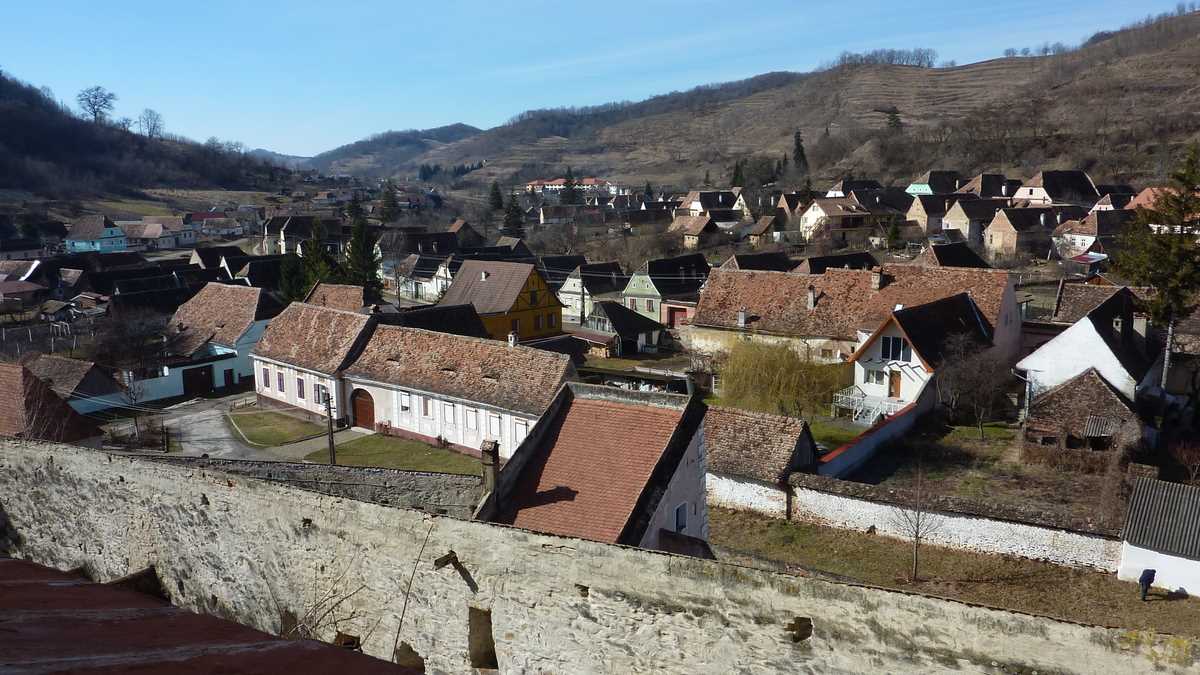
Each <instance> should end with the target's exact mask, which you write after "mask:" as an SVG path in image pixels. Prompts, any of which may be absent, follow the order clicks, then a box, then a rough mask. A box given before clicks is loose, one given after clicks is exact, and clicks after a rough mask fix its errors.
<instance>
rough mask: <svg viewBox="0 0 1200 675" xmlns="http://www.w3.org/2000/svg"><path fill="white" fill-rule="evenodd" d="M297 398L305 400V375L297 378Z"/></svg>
mask: <svg viewBox="0 0 1200 675" xmlns="http://www.w3.org/2000/svg"><path fill="white" fill-rule="evenodd" d="M296 398H298V399H300V400H301V401H303V400H304V378H303V377H297V378H296Z"/></svg>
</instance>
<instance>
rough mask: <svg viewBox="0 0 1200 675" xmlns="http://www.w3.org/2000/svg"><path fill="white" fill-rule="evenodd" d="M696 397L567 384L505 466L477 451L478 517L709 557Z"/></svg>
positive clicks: (565, 534) (700, 420) (702, 449)
mask: <svg viewBox="0 0 1200 675" xmlns="http://www.w3.org/2000/svg"><path fill="white" fill-rule="evenodd" d="M704 414H705V406H704V403H703V402H701V401H700V399H699V398H698V397H694V396H693V397H688V396H683V395H679V394H659V393H649V392H633V391H626V390H623V389H616V388H613V387H604V386H598V385H588V384H579V383H575V382H571V383H568V384H566V385H565V386H563V387H562V388H561V389H559V391H558V395H557V396H556V397H555V398H554V401H553V403H551V405H550V409H549V410H547V411H546V414H545V415H544V416H543V417H542V419H541V421H540V422H539V423H538V425H537V427H536V428H535V429H534V430H533V432H532V433H531V434H530V435H529V437H528V438H526V439H525V441H524V442H523V443H521V445H520V446H519V447H518V448H517V449H516V452H514V453H513V455H512V457H510V458H509V460H508V462H507V463H505V464H504V467H503V468H502V469H501V468H499V459H498V458H494V459H492V460H491V461H490V462H489V458H488V455H489V454H492V453H494V452H495V451H494V450H492V449H490V448H487V449H485V450H484V454H485V459H484V465H485V466H484V490H485V493H486V494H485V497H484V500H483V503H482V505H481V506H480V508H479V510H478V512H477V517H478V519H479V520H484V521H488V522H495V523H503V524H506V525H511V526H513V527H518V528H521V529H525V530H531V531H534V532H543V533H547V534H554V535H558V536H562V537H576V538H580V539H588V540H591V541H599V542H604V543H609V544H622V545H626V546H637V547H639V548H646V549H653V550H663V551H669V552H674V553H686V554H690V555H695V556H701V557H710V556H712V552H711V550H710V549H709V548H708V545H707V543H706V542H707V540H708V505H707V500H706V497H705V474H706V467H707V465H706V451H705V442H704V427H703V423H704Z"/></svg>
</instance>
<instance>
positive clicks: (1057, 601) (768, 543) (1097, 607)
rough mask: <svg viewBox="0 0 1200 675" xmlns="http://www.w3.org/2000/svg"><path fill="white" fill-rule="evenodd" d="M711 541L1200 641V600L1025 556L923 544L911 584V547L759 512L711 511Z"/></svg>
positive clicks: (946, 593) (881, 582)
mask: <svg viewBox="0 0 1200 675" xmlns="http://www.w3.org/2000/svg"><path fill="white" fill-rule="evenodd" d="M709 526H710V541H711V542H712V543H713V544H714V545H716V546H718V547H720V548H721V549H725V550H727V551H733V552H736V553H740V554H748V555H751V556H755V557H758V558H766V559H769V560H774V561H778V562H783V563H788V564H792V565H798V566H800V567H803V568H806V569H809V570H813V571H819V572H825V573H829V574H836V575H840V576H842V577H848V578H850V579H853V580H856V581H860V582H863V583H867V584H872V585H876V586H883V587H887V588H897V589H901V590H907V591H916V592H919V593H926V594H930V595H938V596H942V597H948V598H954V599H957V600H962V601H964V602H971V603H978V604H981V605H988V606H991V607H1000V608H1004V609H1010V610H1016V611H1021V612H1030V613H1033V614H1041V615H1045V616H1052V617H1057V618H1061V619H1067V620H1070V621H1078V622H1081V623H1088V624H1096V625H1109V626H1112V625H1119V626H1121V627H1124V628H1130V629H1137V630H1153V631H1157V632H1162V633H1173V634H1176V635H1191V636H1200V600H1198V599H1194V598H1189V599H1172V600H1168V599H1167V598H1166V592H1165V591H1159V590H1157V589H1156V590H1155V591H1154V593H1153V594H1152V597H1151V600H1153V601H1152V602H1142V601H1141V599H1140V598H1139V596H1138V588H1137V584H1134V583H1130V582H1126V581H1118V580H1117V578H1116V575H1114V574H1104V573H1101V572H1093V571H1090V570H1082V569H1074V568H1070V567H1061V566H1059V565H1054V564H1051V563H1045V562H1039V561H1035V560H1025V559H1023V558H1010V557H1005V556H999V555H988V554H984V553H971V552H968V551H959V550H955V549H948V548H940V547H937V546H929V545H924V546H922V547H921V556H920V557H921V567H920V580H919V581H917V582H915V583H914V582H910V581H909V580H908V572H909V566H910V564H911V560H912V544H911V542H908V541H904V540H901V539H893V538H890V537H884V536H881V535H874V534H867V533H865V532H854V531H851V530H841V529H836V528H831V527H822V526H818V525H810V524H806V523H795V522H788V521H783V520H776V519H773V518H768V517H766V516H761V515H757V514H753V513H745V512H738V511H730V510H726V509H720V508H709Z"/></svg>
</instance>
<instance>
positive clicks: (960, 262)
mask: <svg viewBox="0 0 1200 675" xmlns="http://www.w3.org/2000/svg"><path fill="white" fill-rule="evenodd" d="M913 263H914V264H916V265H925V266H926V267H978V268H981V269H988V268H990V267H991V265H989V264H987V261H986V260H984V259H983V258H981V257H980V256H979V254H978V253H976V252H975V251H974V250H973V249H972V248H971V247H970V246H968V245H967V243H966V242H963V241H960V242H956V243H953V244H930V245H929V246H926V247H925V250H924V251H921V254H920V255H918V256H917V257H916V258H914V259H913Z"/></svg>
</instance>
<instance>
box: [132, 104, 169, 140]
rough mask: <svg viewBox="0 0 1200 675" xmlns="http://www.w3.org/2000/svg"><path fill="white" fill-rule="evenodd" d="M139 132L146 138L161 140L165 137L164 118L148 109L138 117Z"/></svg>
mask: <svg viewBox="0 0 1200 675" xmlns="http://www.w3.org/2000/svg"><path fill="white" fill-rule="evenodd" d="M137 124H138V130H139V131H141V132H142V134H143V135H144V136H146V138H159V137H161V136H162V135H163V118H162V115H160V114H158V112H157V111H155V110H152V109H150V108H146V109H145V110H143V111H142V114H141V115H138V119H137Z"/></svg>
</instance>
